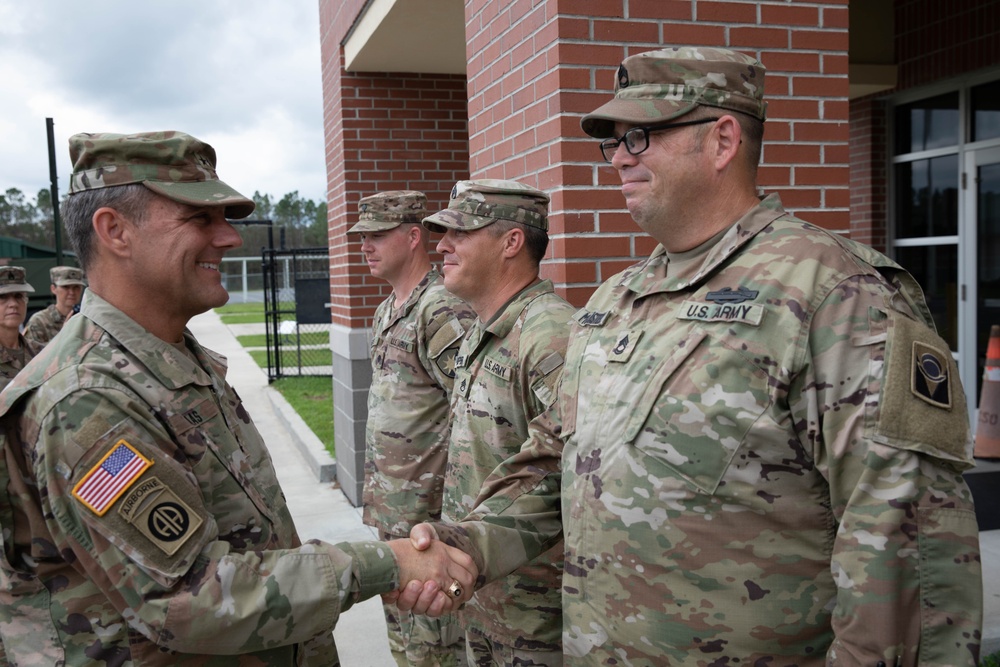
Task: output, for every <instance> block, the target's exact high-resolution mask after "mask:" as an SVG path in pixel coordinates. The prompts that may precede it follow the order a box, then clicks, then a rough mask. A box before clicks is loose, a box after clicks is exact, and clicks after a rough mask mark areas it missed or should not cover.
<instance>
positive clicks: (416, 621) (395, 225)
mask: <svg viewBox="0 0 1000 667" xmlns="http://www.w3.org/2000/svg"><path fill="white" fill-rule="evenodd" d="M426 207H427V198H426V197H425V196H424V194H423V193H422V192H414V191H399V190H396V191H390V192H380V193H378V194H374V195H371V196H368V197H364V198H363V199H361V201H360V202H358V222H357V224H355V225H354V226H353V227H351V228H350V229H348V230H347V231H348V232H349V233H355V234H360V235H361V252H362V253H363V254H364V257H365V261H366V262H367V263H368V268H369V270H370V271H371V274H372V275H373V276H375V277H376V278H381V279H382V280H385V281H387V282H388V283H389V284H390V285H391V286H392V294H390V295H389V297H388V298H387V299H386V300H385V301H383V302H382V303H381V304H379V306H378V308H377V309H376V311H375V318H374V324H373V327H372V344H371V361H372V383H371V388H370V389H369V392H368V421H367V424H366V428H365V484H364V494H363V502H364V510H363V515H362V518H363V520H364V522H365V523H366V524H367V525H369V526H374V527H376V528H377V529H378V532H379V537H381V538H382V539H383V540H391V539H396V538H401V537H406V536H408V535H409V534H410V529H411V528H412V527H413V526H415V525H416V524H418V523H420V522H421V521H427V520H429V519H435V520H436V519H440V518H441V491H442V485H443V483H444V470H445V463H446V461H447V456H448V414H449V413H448V403H449V400H450V397H451V389H452V383H453V381H454V378H455V355H456V354H457V352H458V346H459V345H460V344H461V342H462V337H463V336H464V335H465V332H466V330H467V329H468V327H469V324H470V323H471V322H472V320H473V319H475V314H474V313H473V312H472V311H471V310H470V309H469V307H468V306H467V305H466V304H465V303H464V302H463V301H462V300H461V299H459V298H458V297H456V296H454V295H453V294H451V293H449V292H448V291H447V290H446V289H445V288H444V285H443V284H442V281H441V274H439V273H438V271H437V270H436V269H434V268H433V267H432V266H431V260H430V257H429V256H428V254H427V238H428V232H427V230H426V229H424V228H423V227H422V226H421V224H420V221H421V220H422V219H423V217H424V216H425V215H427V208H426ZM383 611H384V612H385V620H386V625H387V629H388V635H389V648H390V649H391V651H392V656H393V658H394V659H395V660H396V662H397V663H398V664H399V665H400V666H401V667H405V666H406V665H412V666H417V665H419V666H423V667H434V666H435V665H440V666H441V667H451V666H454V665H456V664H464V654H465V649H464V645H463V642H462V630H461V628H460V627H459V626H458V623H457V621H456V620H455V617H454V616H452V615H445V616H442V617H440V618H436V619H435V618H427V617H425V616H415V615H414V614H412V613H410V612H400V611H399V610H397V609H396V606H395V605H394V604H391V603H388V604H385V605H384V606H383Z"/></svg>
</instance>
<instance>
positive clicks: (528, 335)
mask: <svg viewBox="0 0 1000 667" xmlns="http://www.w3.org/2000/svg"><path fill="white" fill-rule="evenodd" d="M548 203H549V196H548V195H547V194H545V193H544V192H542V191H540V190H536V189H535V188H532V187H529V186H527V185H523V184H521V183H517V182H515V181H501V180H492V179H484V180H476V181H459V182H458V183H457V184H456V185H455V187H454V189H453V190H452V192H451V200H450V201H449V202H448V208H447V209H445V210H443V211H440V212H438V213H435V214H434V215H432V216H429V217H427V218H425V219H424V225H425V226H426V227H427V228H429V229H431V230H433V231H443V232H445V235H444V238H443V239H441V241H440V242H439V243H438V246H437V247H438V251H439V252H441V253H442V254H443V255H444V264H443V266H444V285H445V287H447V288H448V289H449V290H450V291H451V292H454V293H455V294H456V295H458V296H460V297H462V298H463V299H465V300H466V301H467V302H468V303H469V304H470V305H471V306H472V308H473V309H474V310H475V311H476V315H478V319H477V320H476V322H475V325H474V327H473V328H472V331H470V332H469V334H468V335H467V336H466V338H465V340H464V341H463V342H462V349H461V350H460V351H459V354H458V359H457V363H456V366H457V375H456V377H455V390H454V393H453V395H452V402H451V409H452V416H451V419H452V421H451V440H450V443H449V446H448V474H447V476H446V478H445V496H444V510H443V516H444V518H445V519H446V520H449V521H458V520H459V519H461V518H462V517H464V516H465V515H466V514H468V513H469V512H470V511H471V510H472V509H473V507H474V505H473V501H474V500H475V499H476V497H477V496H478V495H479V494H480V492H481V491H482V487H483V484H484V482H485V481H486V478H487V477H489V475H490V473H491V472H493V469H494V468H496V467H497V466H498V465H500V464H501V463H502V462H503V461H504V460H505V459H507V458H509V457H510V456H513V455H514V454H516V453H517V452H518V450H519V449H520V447H521V443H523V442H524V440H525V438H526V437H527V436H528V422H530V421H531V420H532V419H534V418H535V417H537V416H538V415H539V414H540V413H541V412H542V411H543V410H545V409H546V408H547V407H549V405H551V404H552V401H553V400H555V388H556V384H557V382H558V380H559V373H560V372H561V370H562V364H563V354H564V353H565V351H566V337H567V335H568V334H569V327H568V322H569V320H570V317H572V315H573V312H574V310H575V309H574V308H573V307H572V306H570V305H569V304H568V303H567V302H566V301H565V300H564V299H562V298H561V297H559V296H558V295H556V294H555V292H554V291H553V289H552V282H551V281H549V280H542V279H541V278H539V275H538V268H539V263H540V262H541V261H542V258H543V257H544V256H545V250H546V248H547V247H548V243H549V237H548V229H549V225H548ZM562 556H563V555H562V543H561V542H560V543H559V544H556V545H554V546H552V547H551V548H550V549H549V550H548V551H547V552H546V553H544V554H542V555H540V556H539V557H537V558H535V559H534V560H532V561H531V562H530V563H527V564H525V565H523V566H522V567H520V568H518V569H517V570H516V571H515V572H514V573H512V574H510V575H509V576H507V577H504V578H503V579H500V580H498V581H495V582H493V583H491V584H489V585H487V586H484V587H483V588H481V589H479V591H477V592H476V594H475V595H474V596H473V598H472V599H471V600H470V601H469V602H468V603H467V604H465V605H464V606H463V607H462V608H461V610H460V611H459V620H460V621H461V623H462V626H463V627H464V628H465V631H466V633H465V642H466V651H467V655H468V659H469V663H470V664H472V665H476V667H490V666H491V665H523V666H524V667H528V666H530V665H534V666H536V667H538V666H543V665H544V666H545V667H553V666H557V665H562V663H563V660H562V644H561V633H562V614H561V613H560V591H559V587H560V582H561V575H562V563H563V557H562Z"/></svg>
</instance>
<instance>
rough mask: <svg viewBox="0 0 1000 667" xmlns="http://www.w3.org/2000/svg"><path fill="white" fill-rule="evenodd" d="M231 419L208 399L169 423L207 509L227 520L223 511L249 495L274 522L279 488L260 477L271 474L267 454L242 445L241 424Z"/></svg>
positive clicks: (261, 512) (259, 509)
mask: <svg viewBox="0 0 1000 667" xmlns="http://www.w3.org/2000/svg"><path fill="white" fill-rule="evenodd" d="M232 421H233V422H234V423H233V424H231V425H229V424H227V422H226V417H225V415H224V414H223V413H222V411H221V410H220V409H219V406H218V405H217V404H216V403H215V401H214V400H212V399H210V398H206V399H203V400H201V401H199V402H198V403H196V404H195V405H194V406H193V407H192V408H190V409H188V410H187V411H185V412H181V413H176V414H174V415H171V417H170V418H169V419H168V424H169V428H170V430H171V431H173V434H174V439H175V441H176V442H177V443H178V444H180V446H181V449H182V451H183V452H184V454H185V456H186V457H187V458H188V463H189V465H190V466H191V467H192V470H193V472H194V474H195V476H196V477H197V478H198V482H199V486H200V487H201V491H202V495H203V496H204V498H205V503H206V506H208V507H209V508H213V509H214V510H215V511H216V513H217V514H218V515H219V516H224V512H221V511H218V508H219V507H221V506H228V505H230V504H232V503H233V499H234V498H241V497H243V496H245V497H247V498H249V499H250V500H251V501H252V502H253V504H254V506H255V507H256V509H257V511H258V512H259V513H260V515H261V516H263V517H268V518H270V517H271V516H272V510H271V508H273V507H274V506H275V503H276V501H277V500H278V499H277V498H276V495H277V493H278V492H279V490H278V486H277V483H276V482H272V481H271V480H270V479H260V476H261V475H263V474H264V471H267V470H270V466H268V465H267V462H266V460H265V457H266V456H267V454H266V450H265V449H264V448H263V447H261V448H259V451H254V449H255V448H251V449H249V450H247V449H246V448H244V447H242V446H240V441H239V438H238V437H237V434H240V433H241V425H240V424H239V423H238V420H237V419H236V418H235V417H233V418H232ZM230 426H231V427H232V432H231V431H230ZM219 464H221V465H219ZM220 521H221V519H220ZM219 527H220V530H222V531H223V532H225V530H226V529H228V528H230V526H224V525H222V523H220V526H219Z"/></svg>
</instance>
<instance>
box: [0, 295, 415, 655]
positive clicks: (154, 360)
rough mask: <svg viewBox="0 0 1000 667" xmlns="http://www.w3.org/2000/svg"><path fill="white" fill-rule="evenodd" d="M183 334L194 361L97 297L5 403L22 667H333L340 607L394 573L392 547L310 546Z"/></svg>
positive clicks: (9, 642) (6, 621)
mask: <svg viewBox="0 0 1000 667" xmlns="http://www.w3.org/2000/svg"><path fill="white" fill-rule="evenodd" d="M184 338H185V344H186V346H187V348H188V350H189V351H190V354H191V355H193V356H194V357H196V358H197V360H198V361H197V364H196V363H195V362H194V360H193V359H192V358H191V357H189V355H188V354H185V353H184V352H181V351H179V350H178V349H177V348H175V347H174V346H171V345H168V344H167V343H164V342H163V341H161V340H160V339H158V338H155V337H154V336H152V335H151V334H149V333H148V332H147V331H146V330H145V329H143V328H142V327H140V326H139V325H137V324H136V323H135V322H134V321H132V320H131V319H130V318H128V317H127V316H126V315H124V314H123V313H122V312H121V311H119V310H117V309H116V308H114V307H113V306H111V305H110V304H108V303H107V302H106V301H104V300H103V299H101V298H100V297H98V296H97V295H95V294H94V293H93V292H91V291H88V292H87V294H86V296H85V297H84V303H83V310H82V312H81V315H79V316H76V317H74V318H72V319H71V320H70V322H69V323H68V324H67V325H66V328H65V329H64V331H63V332H62V333H61V334H60V335H59V337H58V338H57V339H56V341H54V342H53V343H51V344H50V345H48V346H47V347H46V348H45V349H44V350H42V352H41V353H40V354H39V355H38V356H37V357H35V358H34V359H33V360H32V363H31V364H29V365H28V366H27V367H26V368H25V370H24V371H23V372H22V373H21V374H19V375H18V376H17V378H16V379H15V380H14V382H13V383H12V384H11V385H10V387H8V389H7V391H5V392H4V393H3V394H2V397H0V445H2V449H3V451H2V457H0V491H2V493H0V525H2V526H3V528H4V530H3V549H2V551H0V632H2V638H3V643H4V645H5V647H6V649H7V654H8V656H9V657H10V658H11V661H12V662H15V663H16V664H18V665H21V666H22V667H23V666H25V665H56V664H60V665H61V664H65V665H74V666H75V665H112V664H114V665H121V664H129V665H223V664H225V665H294V664H299V665H333V664H337V662H338V661H337V657H336V648H335V647H334V645H333V639H332V635H331V631H332V629H333V626H334V624H335V623H336V621H337V618H338V615H339V613H340V611H342V610H343V609H346V608H347V607H349V606H350V605H351V604H352V603H353V602H355V601H357V600H358V599H363V598H364V597H370V596H371V595H373V594H377V593H380V592H384V591H386V590H390V589H392V587H393V586H392V580H393V579H395V578H398V572H397V571H396V567H395V563H394V559H393V558H392V556H391V552H389V550H387V549H385V547H384V544H383V543H381V542H361V543H355V544H352V545H346V544H344V545H339V547H335V546H332V545H328V544H324V543H320V542H308V543H306V544H300V542H299V539H298V536H297V535H296V532H295V527H294V525H293V523H292V517H291V515H290V514H289V512H288V508H287V505H286V503H285V497H284V494H283V493H282V491H281V489H280V488H279V486H278V481H277V479H276V477H275V472H274V467H273V465H272V463H271V459H270V457H269V455H268V453H267V450H266V448H265V446H264V443H263V442H262V441H261V438H260V434H259V433H258V432H257V429H256V428H255V427H254V425H253V422H252V421H251V420H250V416H249V415H248V414H247V412H246V410H245V409H244V408H243V405H242V403H241V401H240V398H239V396H237V394H236V392H235V391H234V390H233V388H232V387H230V386H229V385H228V384H227V383H226V381H225V372H226V367H225V360H224V359H223V358H221V357H218V356H216V355H214V354H213V353H210V352H209V351H207V350H205V349H204V348H202V347H201V346H200V345H199V344H198V343H197V341H196V340H195V339H194V337H193V336H191V335H190V334H189V333H185V336H184ZM109 455H110V456H109ZM362 573H363V575H364V576H363V577H362V576H361V574H362ZM227 656H238V657H227Z"/></svg>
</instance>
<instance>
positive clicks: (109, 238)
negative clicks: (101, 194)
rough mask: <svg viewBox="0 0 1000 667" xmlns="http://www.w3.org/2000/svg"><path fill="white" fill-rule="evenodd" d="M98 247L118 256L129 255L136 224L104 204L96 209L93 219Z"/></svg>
mask: <svg viewBox="0 0 1000 667" xmlns="http://www.w3.org/2000/svg"><path fill="white" fill-rule="evenodd" d="M91 224H93V226H94V239H95V240H96V241H97V246H98V249H100V248H103V249H105V250H107V251H108V252H110V253H111V254H112V255H115V256H116V257H122V258H125V257H129V256H130V255H131V254H132V244H133V241H134V238H135V233H136V232H135V225H134V224H132V221H130V220H127V219H126V218H125V217H123V216H122V214H121V213H119V212H118V211H116V210H115V209H113V208H110V207H107V206H104V207H101V208H99V209H97V210H96V211H94V217H93V218H92V220H91Z"/></svg>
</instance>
